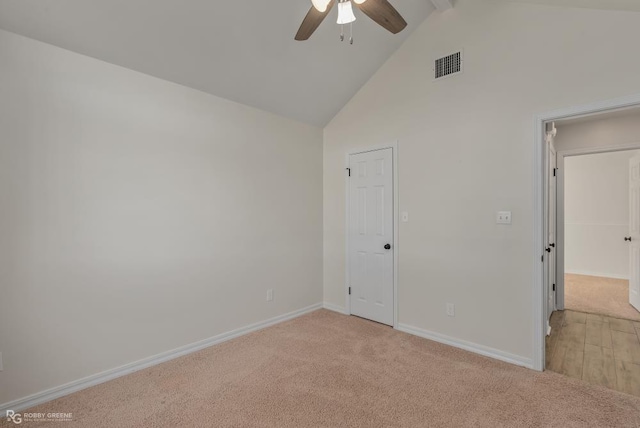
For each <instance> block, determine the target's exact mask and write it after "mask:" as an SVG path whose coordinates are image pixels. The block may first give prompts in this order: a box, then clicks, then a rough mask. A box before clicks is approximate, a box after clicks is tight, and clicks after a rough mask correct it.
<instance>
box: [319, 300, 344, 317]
mask: <svg viewBox="0 0 640 428" xmlns="http://www.w3.org/2000/svg"><path fill="white" fill-rule="evenodd" d="M322 307H324V308H325V309H328V310H330V311H333V312H338V313H340V314H343V315H349V313H348V312H347V310H346V309H345V308H343V307H342V306H338V305H334V304H333V303H329V302H324V303H323V304H322Z"/></svg>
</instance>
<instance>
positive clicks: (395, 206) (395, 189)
mask: <svg viewBox="0 0 640 428" xmlns="http://www.w3.org/2000/svg"><path fill="white" fill-rule="evenodd" d="M385 149H391V159H392V165H393V177H392V178H393V206H392V211H393V305H392V307H393V328H398V253H399V251H398V250H399V247H398V242H399V239H398V226H399V224H398V220H399V205H398V175H399V174H398V141H394V142H392V143H389V144H382V145H376V146H364V147H361V148H354V149H351V150H349V151H348V152H347V153H346V155H345V170H346V169H347V168H349V158H350V157H351V156H352V155H357V154H360V153H367V152H375V151H378V150H385ZM344 176H345V179H344V183H345V194H346V198H345V202H346V211H345V213H346V217H345V251H346V254H345V262H346V265H345V278H344V295H345V312H346V314H347V315H351V296H350V295H349V278H350V277H351V272H350V266H351V265H350V263H349V262H350V257H349V253H350V251H349V237H350V236H351V234H350V224H349V219H350V218H351V217H350V205H351V194H350V193H351V191H350V189H351V187H350V186H349V175H348V174H345V175H344Z"/></svg>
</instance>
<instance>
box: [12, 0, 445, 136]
mask: <svg viewBox="0 0 640 428" xmlns="http://www.w3.org/2000/svg"><path fill="white" fill-rule="evenodd" d="M391 1H392V3H393V5H394V6H395V7H396V9H398V11H399V12H400V13H401V14H402V15H403V16H404V18H405V19H406V21H407V22H408V24H409V25H408V27H407V28H406V29H405V30H404V31H403V32H401V33H400V34H398V35H395V36H394V35H392V34H391V33H389V32H387V31H386V30H384V29H383V28H382V27H379V26H378V25H377V24H375V23H374V22H373V21H371V20H370V19H369V18H367V17H366V16H365V15H363V14H362V13H360V12H359V11H357V10H356V11H355V12H356V16H357V21H356V23H355V24H354V39H355V43H354V45H353V46H351V45H349V44H348V42H343V43H340V42H339V40H338V37H339V33H340V31H339V26H338V25H337V24H335V19H336V16H335V14H336V13H337V8H335V7H334V8H333V10H332V14H331V16H329V17H327V19H326V20H325V22H323V24H322V25H321V26H320V28H319V29H318V30H317V31H316V33H315V34H314V35H313V36H312V37H311V39H310V40H309V41H306V42H296V41H294V39H293V37H294V35H295V33H296V31H297V29H298V26H299V25H300V23H301V22H302V19H303V18H304V16H305V14H306V13H307V11H308V9H309V7H310V5H311V2H310V1H309V0H270V1H266V0H244V1H243V0H225V1H222V0H0V28H2V29H4V30H7V31H11V32H14V33H18V34H21V35H24V36H27V37H30V38H33V39H36V40H40V41H43V42H46V43H50V44H52V45H56V46H59V47H62V48H65V49H69V50H71V51H74V52H78V53H81V54H85V55H89V56H92V57H95V58H98V59H101V60H104V61H107V62H110V63H113V64H117V65H120V66H123V67H127V68H130V69H133V70H137V71H140V72H143V73H146V74H149V75H152V76H156V77H159V78H162V79H165V80H169V81H172V82H176V83H180V84H183V85H185V86H189V87H192V88H196V89H200V90H202V91H205V92H208V93H211V94H214V95H217V96H220V97H224V98H227V99H230V100H233V101H237V102H240V103H243V104H247V105H251V106H254V107H258V108H261V109H264V110H267V111H271V112H273V113H276V114H280V115H283V116H287V117H290V118H293V119H297V120H300V121H303V122H307V123H310V124H314V125H318V126H323V125H325V124H326V123H328V122H329V121H330V120H331V118H333V116H335V114H336V113H337V112H338V111H339V110H340V109H341V108H342V107H343V106H344V105H345V104H346V103H347V101H348V100H349V99H351V97H352V96H353V95H354V94H355V93H356V92H357V91H358V89H359V88H360V87H361V86H362V85H364V83H365V82H366V81H367V80H368V79H369V78H370V77H371V76H372V75H373V74H374V73H375V72H376V70H378V68H379V67H380V66H381V65H382V63H384V61H385V60H386V59H387V58H388V57H389V56H390V55H391V54H392V53H393V52H394V51H395V50H396V49H397V48H398V46H399V45H400V44H401V43H402V42H403V40H404V39H406V37H407V36H408V35H409V34H410V33H411V31H413V30H414V29H415V28H416V27H417V26H418V25H419V24H420V23H421V22H422V21H424V19H425V18H426V17H427V16H428V15H429V14H430V13H431V12H432V11H433V9H434V7H433V4H432V3H431V1H429V0H391Z"/></svg>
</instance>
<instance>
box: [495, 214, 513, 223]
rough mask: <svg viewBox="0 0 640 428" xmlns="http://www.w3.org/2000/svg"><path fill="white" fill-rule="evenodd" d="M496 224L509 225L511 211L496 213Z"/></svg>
mask: <svg viewBox="0 0 640 428" xmlns="http://www.w3.org/2000/svg"><path fill="white" fill-rule="evenodd" d="M496 223H497V224H511V211H498V213H497V214H496Z"/></svg>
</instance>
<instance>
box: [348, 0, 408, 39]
mask: <svg viewBox="0 0 640 428" xmlns="http://www.w3.org/2000/svg"><path fill="white" fill-rule="evenodd" d="M353 3H354V4H355V5H356V6H357V7H358V9H360V10H361V11H362V12H363V13H364V14H365V15H367V16H368V17H369V18H371V19H373V20H374V21H375V22H377V23H378V24H379V25H381V26H382V27H384V28H386V29H387V30H389V31H391V32H392V33H393V34H397V33H399V32H400V31H402V30H404V28H405V27H406V26H407V21H405V20H404V18H403V17H402V15H400V14H399V13H398V11H397V10H396V9H395V8H394V7H393V6H391V4H390V3H389V2H388V1H387V0H366V1H365V2H364V3H362V4H358V3H356V2H353Z"/></svg>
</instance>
